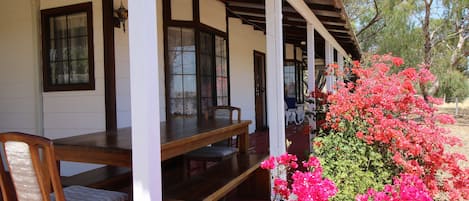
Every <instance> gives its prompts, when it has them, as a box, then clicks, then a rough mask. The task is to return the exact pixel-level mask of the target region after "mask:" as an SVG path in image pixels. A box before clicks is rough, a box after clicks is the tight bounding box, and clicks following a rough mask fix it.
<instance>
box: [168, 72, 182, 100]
mask: <svg viewBox="0 0 469 201" xmlns="http://www.w3.org/2000/svg"><path fill="white" fill-rule="evenodd" d="M169 97H171V98H183V97H184V89H183V88H182V75H173V76H171V77H170V81H169Z"/></svg>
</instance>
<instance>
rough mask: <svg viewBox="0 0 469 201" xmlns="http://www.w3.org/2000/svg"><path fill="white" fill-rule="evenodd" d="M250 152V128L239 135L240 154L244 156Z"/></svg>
mask: <svg viewBox="0 0 469 201" xmlns="http://www.w3.org/2000/svg"><path fill="white" fill-rule="evenodd" d="M248 150H249V127H246V128H245V129H244V132H243V133H241V134H240V135H239V152H240V153H242V154H246V153H248Z"/></svg>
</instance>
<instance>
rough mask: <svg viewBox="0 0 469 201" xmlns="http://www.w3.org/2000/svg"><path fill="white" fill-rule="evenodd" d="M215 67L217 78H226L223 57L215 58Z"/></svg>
mask: <svg viewBox="0 0 469 201" xmlns="http://www.w3.org/2000/svg"><path fill="white" fill-rule="evenodd" d="M216 63H217V64H216V65H217V76H223V77H226V76H227V71H226V58H223V57H217V58H216Z"/></svg>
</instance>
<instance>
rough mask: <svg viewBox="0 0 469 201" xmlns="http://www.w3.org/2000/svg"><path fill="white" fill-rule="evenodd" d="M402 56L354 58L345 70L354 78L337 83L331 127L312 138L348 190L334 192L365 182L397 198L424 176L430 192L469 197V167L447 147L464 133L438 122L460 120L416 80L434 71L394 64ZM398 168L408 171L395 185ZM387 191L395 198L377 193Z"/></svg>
mask: <svg viewBox="0 0 469 201" xmlns="http://www.w3.org/2000/svg"><path fill="white" fill-rule="evenodd" d="M402 64H403V60H402V59H400V58H398V57H393V56H391V55H382V56H379V55H374V56H372V57H370V58H368V59H365V60H364V61H362V63H361V64H360V63H358V62H354V63H353V67H352V68H351V69H350V72H346V73H348V74H353V75H354V76H355V77H356V78H357V80H356V81H355V82H348V83H346V84H344V83H339V84H338V85H337V89H336V90H337V91H336V92H335V93H333V94H331V95H329V96H328V105H329V111H328V113H327V116H326V122H327V123H326V126H327V128H328V129H327V133H322V134H321V135H320V137H317V138H315V142H314V145H315V154H317V156H318V157H319V159H320V160H321V163H322V164H323V167H324V174H325V176H328V177H330V178H331V179H332V180H333V181H334V182H335V183H336V184H337V187H338V188H339V192H338V194H337V196H338V197H340V196H345V197H341V198H340V199H338V198H337V200H353V199H354V197H355V195H357V194H365V193H366V191H365V190H366V189H367V188H374V189H375V190H371V191H368V192H371V194H370V193H368V194H366V195H368V198H369V200H400V199H391V198H392V196H393V194H396V193H397V194H399V192H402V191H403V189H405V188H402V185H404V186H405V185H408V184H409V185H410V186H413V185H414V183H415V182H416V181H420V180H421V181H422V182H423V183H422V184H421V185H422V186H423V187H424V188H421V189H419V190H421V191H422V192H427V191H428V192H429V194H430V195H431V196H432V197H434V196H435V195H437V194H438V193H442V192H443V193H444V194H446V195H447V196H448V197H449V198H450V199H451V200H460V199H463V198H464V199H469V169H462V168H461V167H459V166H458V161H460V160H465V158H464V156H463V155H461V154H457V153H449V152H447V151H445V147H447V146H455V145H459V144H460V140H459V139H457V138H454V137H451V136H449V135H448V134H449V131H448V130H446V129H444V128H442V127H441V124H450V123H454V122H455V121H454V119H453V118H452V117H451V116H448V115H445V114H439V113H437V111H436V108H435V107H434V106H433V105H436V104H441V100H439V99H436V98H433V97H427V98H426V100H425V99H424V98H423V97H422V96H420V95H418V94H417V89H416V88H415V87H414V86H419V85H425V84H428V83H431V82H432V81H434V79H435V77H434V76H433V75H432V74H431V73H430V71H429V70H428V69H427V68H424V67H422V68H418V69H416V68H405V69H404V68H402V70H400V71H398V73H391V72H390V69H391V68H394V69H395V68H399V67H400V66H401V65H402ZM437 173H438V174H441V173H443V174H445V175H447V176H445V177H437V176H436V175H437ZM401 174H405V175H407V176H406V177H399V178H398V179H394V183H393V185H394V186H393V187H391V186H389V185H386V184H391V180H392V177H394V176H398V175H401ZM417 179H419V180H417ZM410 180H411V181H410ZM399 182H400V183H399ZM406 182H407V183H406ZM409 182H410V183H409ZM412 182H414V183H412ZM399 185H401V187H396V186H399ZM419 185H420V183H419ZM373 192H381V193H373ZM384 194H386V195H389V196H391V197H390V199H384V198H383V199H380V198H377V197H380V196H381V195H384ZM352 196H353V197H352ZM381 197H382V196H381ZM360 200H367V199H364V198H363V197H361V199H360ZM420 200H427V199H426V197H425V196H423V197H422V199H420Z"/></svg>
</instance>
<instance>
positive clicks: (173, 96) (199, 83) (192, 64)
mask: <svg viewBox="0 0 469 201" xmlns="http://www.w3.org/2000/svg"><path fill="white" fill-rule="evenodd" d="M196 33H198V34H196ZM196 37H197V45H198V46H197V47H196V46H195V44H196V43H195V39H196ZM167 44H168V45H167V46H168V50H167V55H168V59H167V65H168V69H167V74H166V75H167V76H168V77H167V80H168V81H169V82H168V87H169V88H168V92H169V96H168V102H169V104H168V105H169V107H168V112H169V114H168V115H169V118H174V117H194V116H198V115H203V114H204V113H205V111H207V109H208V108H209V107H212V106H215V105H228V104H229V91H228V69H227V50H226V38H225V37H222V36H218V35H217V34H215V33H213V32H211V31H210V30H206V31H202V30H197V29H194V28H187V27H174V26H169V27H168V32H167Z"/></svg>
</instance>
